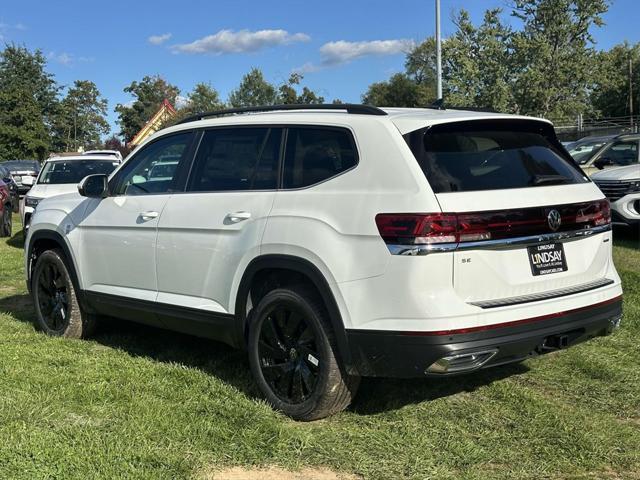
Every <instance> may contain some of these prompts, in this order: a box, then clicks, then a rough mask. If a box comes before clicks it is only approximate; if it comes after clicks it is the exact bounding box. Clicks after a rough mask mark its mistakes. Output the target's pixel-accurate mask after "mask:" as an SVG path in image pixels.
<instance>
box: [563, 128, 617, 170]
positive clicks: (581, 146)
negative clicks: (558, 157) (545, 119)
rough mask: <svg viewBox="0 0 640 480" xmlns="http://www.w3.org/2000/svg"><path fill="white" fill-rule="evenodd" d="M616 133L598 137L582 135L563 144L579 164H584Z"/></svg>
mask: <svg viewBox="0 0 640 480" xmlns="http://www.w3.org/2000/svg"><path fill="white" fill-rule="evenodd" d="M615 137H616V135H603V136H598V137H584V138H581V139H580V140H577V141H575V142H571V143H569V144H568V145H565V148H566V149H567V150H568V151H569V154H570V155H571V156H572V157H573V159H574V160H575V161H576V162H578V163H579V164H580V165H585V164H587V163H588V162H589V160H591V158H592V157H593V156H594V155H595V154H596V153H598V151H599V150H600V149H601V148H602V147H603V146H604V145H605V144H606V143H608V142H609V141H611V139H613V138H615Z"/></svg>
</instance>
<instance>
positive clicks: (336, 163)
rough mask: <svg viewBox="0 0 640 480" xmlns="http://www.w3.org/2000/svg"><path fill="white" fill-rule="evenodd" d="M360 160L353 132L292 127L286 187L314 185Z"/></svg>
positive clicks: (285, 167)
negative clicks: (352, 135)
mask: <svg viewBox="0 0 640 480" xmlns="http://www.w3.org/2000/svg"><path fill="white" fill-rule="evenodd" d="M357 163H358V156H357V153H356V148H355V144H354V142H353V139H352V137H351V133H350V132H349V131H347V130H344V129H332V128H308V127H295V128H290V129H289V133H288V136H287V148H286V152H285V161H284V178H283V180H284V183H283V187H284V188H301V187H308V186H310V185H314V184H316V183H319V182H322V181H323V180H326V179H328V178H331V177H334V176H336V175H338V174H339V173H342V172H344V171H345V170H349V169H350V168H352V167H354V166H355V165H356V164H357Z"/></svg>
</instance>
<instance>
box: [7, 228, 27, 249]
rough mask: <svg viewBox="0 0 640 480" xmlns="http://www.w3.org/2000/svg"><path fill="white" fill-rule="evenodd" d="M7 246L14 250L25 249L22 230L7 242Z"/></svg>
mask: <svg viewBox="0 0 640 480" xmlns="http://www.w3.org/2000/svg"><path fill="white" fill-rule="evenodd" d="M14 227H15V226H14ZM7 245H9V246H10V247H13V248H20V249H22V248H24V231H23V230H20V231H19V232H16V233H14V234H13V236H12V237H11V238H10V239H9V240H7Z"/></svg>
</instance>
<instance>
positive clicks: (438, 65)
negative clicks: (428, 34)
mask: <svg viewBox="0 0 640 480" xmlns="http://www.w3.org/2000/svg"><path fill="white" fill-rule="evenodd" d="M436 68H437V76H438V92H437V95H436V100H440V99H441V98H442V42H441V40H440V0H436Z"/></svg>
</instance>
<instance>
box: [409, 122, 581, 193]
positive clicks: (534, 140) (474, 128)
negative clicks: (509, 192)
mask: <svg viewBox="0 0 640 480" xmlns="http://www.w3.org/2000/svg"><path fill="white" fill-rule="evenodd" d="M548 128H549V129H550V128H551V127H548ZM551 134H552V132H549V131H545V128H544V127H539V126H537V125H536V124H534V123H532V122H523V123H520V122H517V121H509V122H496V121H493V122H479V121H476V122H464V123H463V122H460V123H452V124H446V125H438V126H435V127H431V128H430V129H421V130H417V131H415V132H412V133H409V134H407V135H405V139H406V140H407V143H408V144H409V147H410V148H411V150H412V151H413V154H414V155H415V157H416V159H417V160H418V163H419V164H420V167H421V168H422V171H423V172H424V173H425V175H426V177H427V179H428V180H429V184H430V185H431V188H433V190H434V192H435V193H443V192H462V191H472V190H500V189H508V188H524V187H535V186H545V185H566V184H573V183H583V182H586V181H587V180H586V178H585V177H584V174H583V173H582V172H581V171H580V170H579V168H578V167H577V166H576V165H575V164H573V163H572V162H571V160H569V159H568V158H566V157H565V155H566V154H565V153H563V152H562V151H561V149H560V148H559V147H557V145H556V144H555V142H553V141H552V139H551V138H550V135H551Z"/></svg>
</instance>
